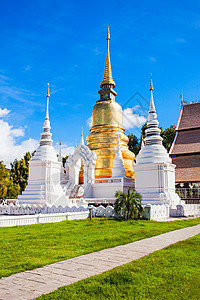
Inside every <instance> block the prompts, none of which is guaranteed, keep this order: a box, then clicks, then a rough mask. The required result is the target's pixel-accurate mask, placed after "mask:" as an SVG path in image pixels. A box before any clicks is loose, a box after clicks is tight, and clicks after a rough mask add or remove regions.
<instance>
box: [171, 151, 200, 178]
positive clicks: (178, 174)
mask: <svg viewBox="0 0 200 300" xmlns="http://www.w3.org/2000/svg"><path fill="white" fill-rule="evenodd" d="M172 163H173V164H175V165H176V169H175V181H176V182H177V183H178V182H200V154H199V155H189V156H178V157H172Z"/></svg>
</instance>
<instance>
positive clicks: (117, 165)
mask: <svg viewBox="0 0 200 300" xmlns="http://www.w3.org/2000/svg"><path fill="white" fill-rule="evenodd" d="M117 177H125V168H124V161H123V157H122V151H121V146H120V139H119V129H118V139H117V150H116V153H115V158H114V160H113V168H112V178H117Z"/></svg>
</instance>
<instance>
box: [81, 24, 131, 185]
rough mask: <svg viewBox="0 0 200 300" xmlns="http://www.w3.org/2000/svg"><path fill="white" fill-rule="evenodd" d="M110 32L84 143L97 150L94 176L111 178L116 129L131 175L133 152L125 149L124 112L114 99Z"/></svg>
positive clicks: (126, 173)
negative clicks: (88, 133) (88, 132)
mask: <svg viewBox="0 0 200 300" xmlns="http://www.w3.org/2000/svg"><path fill="white" fill-rule="evenodd" d="M109 41H110V33H109V29H108V34H107V56H106V63H105V70H104V77H103V81H102V82H101V84H100V90H99V94H100V99H99V100H98V101H97V102H96V104H95V105H94V108H93V112H92V127H91V129H90V135H89V136H88V137H87V139H86V140H87V146H88V147H89V148H90V150H92V151H96V155H97V161H96V165H95V178H96V179H99V178H111V177H112V169H113V160H114V158H115V153H116V150H117V141H118V129H119V141H120V148H121V152H122V157H123V162H124V168H125V175H126V177H128V178H134V169H133V164H134V160H135V155H134V153H132V152H131V151H130V150H129V149H128V137H127V136H126V135H125V133H124V132H125V129H124V128H123V113H122V108H121V106H120V105H119V104H118V103H117V102H116V101H115V96H116V95H117V93H116V91H115V90H114V88H115V82H114V80H113V77H112V72H111V63H110V53H109Z"/></svg>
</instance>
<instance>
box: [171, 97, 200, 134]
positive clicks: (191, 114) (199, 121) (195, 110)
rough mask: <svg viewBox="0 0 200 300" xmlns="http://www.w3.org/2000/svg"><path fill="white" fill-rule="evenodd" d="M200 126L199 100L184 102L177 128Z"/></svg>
mask: <svg viewBox="0 0 200 300" xmlns="http://www.w3.org/2000/svg"><path fill="white" fill-rule="evenodd" d="M198 127H199V128H200V102H197V103H191V104H186V105H184V106H183V113H182V116H181V120H180V124H179V126H178V128H177V130H183V129H191V128H198Z"/></svg>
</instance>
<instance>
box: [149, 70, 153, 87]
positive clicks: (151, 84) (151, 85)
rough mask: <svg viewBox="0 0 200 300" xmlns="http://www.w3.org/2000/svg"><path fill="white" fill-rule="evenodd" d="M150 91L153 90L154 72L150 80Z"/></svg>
mask: <svg viewBox="0 0 200 300" xmlns="http://www.w3.org/2000/svg"><path fill="white" fill-rule="evenodd" d="M149 90H150V91H153V82H152V74H151V80H150V89H149Z"/></svg>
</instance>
